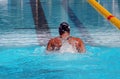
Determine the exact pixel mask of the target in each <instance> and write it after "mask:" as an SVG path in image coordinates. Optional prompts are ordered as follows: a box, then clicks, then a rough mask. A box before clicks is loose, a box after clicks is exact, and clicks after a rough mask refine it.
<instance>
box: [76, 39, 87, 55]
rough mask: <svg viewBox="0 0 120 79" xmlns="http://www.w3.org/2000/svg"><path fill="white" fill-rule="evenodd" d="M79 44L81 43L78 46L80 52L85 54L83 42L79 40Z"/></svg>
mask: <svg viewBox="0 0 120 79" xmlns="http://www.w3.org/2000/svg"><path fill="white" fill-rule="evenodd" d="M78 42H79V43H78V46H77V49H78V52H81V53H84V52H85V51H86V50H85V45H84V43H83V41H82V40H81V39H79V40H78Z"/></svg>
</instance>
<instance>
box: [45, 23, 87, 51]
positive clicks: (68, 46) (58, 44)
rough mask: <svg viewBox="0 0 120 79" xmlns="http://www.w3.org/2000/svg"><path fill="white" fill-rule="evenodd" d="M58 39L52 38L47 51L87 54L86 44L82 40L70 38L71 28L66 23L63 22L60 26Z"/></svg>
mask: <svg viewBox="0 0 120 79" xmlns="http://www.w3.org/2000/svg"><path fill="white" fill-rule="evenodd" d="M59 35H60V36H58V37H55V38H52V39H50V40H49V42H48V44H47V48H46V50H47V51H60V52H62V53H63V52H71V53H74V52H79V53H83V52H85V47H84V43H83V41H82V40H81V39H80V38H76V37H73V36H70V26H69V25H68V23H66V22H62V23H61V24H60V26H59Z"/></svg>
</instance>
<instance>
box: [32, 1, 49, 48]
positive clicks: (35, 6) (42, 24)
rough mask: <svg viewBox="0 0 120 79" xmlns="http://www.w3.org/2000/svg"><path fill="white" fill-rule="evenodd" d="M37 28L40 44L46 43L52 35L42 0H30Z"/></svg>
mask: <svg viewBox="0 0 120 79" xmlns="http://www.w3.org/2000/svg"><path fill="white" fill-rule="evenodd" d="M30 4H31V9H32V14H33V19H34V24H35V29H36V33H37V38H38V42H39V45H42V46H44V45H46V43H47V41H48V37H50V36H51V35H50V31H49V26H48V23H47V20H46V17H45V14H44V11H43V8H42V6H41V3H40V0H30Z"/></svg>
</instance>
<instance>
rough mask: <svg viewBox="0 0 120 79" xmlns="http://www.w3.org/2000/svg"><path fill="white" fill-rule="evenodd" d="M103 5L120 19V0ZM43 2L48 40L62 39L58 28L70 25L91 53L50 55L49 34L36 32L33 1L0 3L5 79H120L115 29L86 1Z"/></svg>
mask: <svg viewBox="0 0 120 79" xmlns="http://www.w3.org/2000/svg"><path fill="white" fill-rule="evenodd" d="M98 1H99V2H100V3H101V4H102V5H103V6H104V7H105V8H107V9H108V10H109V11H110V12H111V13H113V14H114V15H115V16H117V18H119V19H120V15H119V13H120V1H119V0H116V1H112V0H108V1H103V0H98ZM40 2H41V5H42V7H43V10H44V13H45V17H46V19H47V22H48V26H49V28H50V34H49V35H51V37H54V36H57V35H58V32H57V28H58V26H59V23H61V22H62V21H66V22H68V23H69V24H70V26H71V35H72V36H76V37H80V38H81V39H83V41H84V42H85V47H86V53H84V54H79V53H76V54H71V53H63V54H60V53H53V54H46V53H45V52H46V51H45V48H46V43H47V42H48V41H45V42H43V40H42V39H43V37H42V36H44V35H46V33H42V34H37V33H36V29H35V25H34V19H33V16H32V10H31V5H30V0H0V79H120V74H119V73H120V63H119V62H120V52H119V51H120V32H119V30H118V29H116V27H114V26H113V25H112V24H111V23H109V22H108V21H107V20H105V19H104V18H103V17H102V16H101V15H100V14H98V13H97V11H95V10H94V9H93V8H92V7H91V6H90V5H89V4H88V3H87V2H86V1H85V0H40ZM79 24H81V26H79ZM51 37H44V39H46V40H49V39H50V38H51ZM39 39H41V40H39ZM42 42H43V43H44V46H40V45H39V43H42Z"/></svg>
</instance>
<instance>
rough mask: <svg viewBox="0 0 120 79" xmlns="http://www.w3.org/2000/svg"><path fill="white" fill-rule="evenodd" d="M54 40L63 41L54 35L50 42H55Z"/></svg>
mask: <svg viewBox="0 0 120 79" xmlns="http://www.w3.org/2000/svg"><path fill="white" fill-rule="evenodd" d="M54 41H61V40H60V38H59V37H54V38H51V39H50V40H49V42H51V43H53V42H54Z"/></svg>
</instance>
